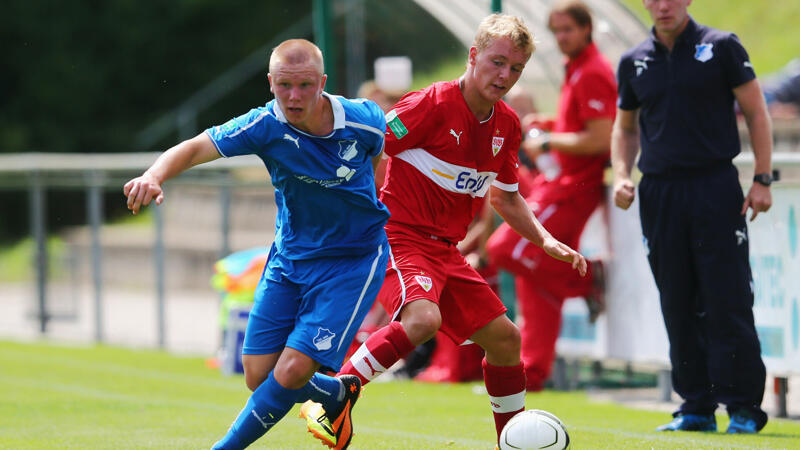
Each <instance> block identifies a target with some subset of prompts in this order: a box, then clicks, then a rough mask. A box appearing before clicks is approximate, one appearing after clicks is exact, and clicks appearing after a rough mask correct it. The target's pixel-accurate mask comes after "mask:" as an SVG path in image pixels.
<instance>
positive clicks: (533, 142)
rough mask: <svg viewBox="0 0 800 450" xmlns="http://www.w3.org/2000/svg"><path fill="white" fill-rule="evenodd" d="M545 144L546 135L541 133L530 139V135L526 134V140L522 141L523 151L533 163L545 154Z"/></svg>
mask: <svg viewBox="0 0 800 450" xmlns="http://www.w3.org/2000/svg"><path fill="white" fill-rule="evenodd" d="M544 142H545V134H544V133H541V134H539V135H537V136H536V137H530V135H527V134H526V135H525V139H524V140H523V141H522V149H523V150H525V154H526V155H528V158H530V159H531V160H532V161H536V158H538V157H539V155H541V154H542V153H544V149H543V148H542V145H543V144H544Z"/></svg>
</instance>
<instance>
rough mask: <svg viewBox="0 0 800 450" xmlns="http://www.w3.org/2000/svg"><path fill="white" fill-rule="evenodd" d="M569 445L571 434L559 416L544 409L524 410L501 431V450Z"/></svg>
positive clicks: (563, 447)
mask: <svg viewBox="0 0 800 450" xmlns="http://www.w3.org/2000/svg"><path fill="white" fill-rule="evenodd" d="M567 447H569V434H567V429H566V427H564V424H563V423H562V422H561V420H559V419H558V417H556V416H554V415H553V414H551V413H549V412H547V411H542V410H541V409H529V410H527V411H522V412H521V413H519V414H517V415H516V416H514V417H512V418H511V420H509V421H508V423H507V424H506V426H505V427H503V431H502V432H501V433H500V450H517V449H535V448H546V449H553V450H561V449H565V448H567Z"/></svg>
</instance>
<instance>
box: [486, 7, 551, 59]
mask: <svg viewBox="0 0 800 450" xmlns="http://www.w3.org/2000/svg"><path fill="white" fill-rule="evenodd" d="M501 37H505V38H508V39H510V40H511V42H513V43H514V46H515V47H516V48H517V49H519V50H522V51H523V52H525V53H526V54H527V55H528V56H530V55H532V54H533V52H534V50H536V44H535V43H534V41H533V33H531V30H529V29H528V26H527V25H525V22H523V21H522V19H520V18H519V17H517V16H512V15H510V14H497V13H496V14H492V15H490V16H486V17H485V18H484V19H483V20H482V21H481V23H480V25H478V31H477V33H475V40H474V41H473V43H472V45H473V46H474V47H475V48H477V49H478V51H479V52H480V51H482V50H483V49H485V48H486V47H488V46H489V45H491V43H492V41H494V40H495V39H497V38H501Z"/></svg>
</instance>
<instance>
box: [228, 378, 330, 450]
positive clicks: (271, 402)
mask: <svg viewBox="0 0 800 450" xmlns="http://www.w3.org/2000/svg"><path fill="white" fill-rule="evenodd" d="M328 378H331V377H328ZM312 379H313V378H312ZM336 381H337V382H338V380H336ZM307 386H308V384H307V385H306V387H307ZM306 387H303V388H301V389H296V390H292V389H286V388H285V387H283V386H281V385H280V384H279V383H278V382H277V381H275V377H274V376H273V375H272V372H270V374H269V377H267V380H266V381H264V382H263V383H261V386H259V387H258V388H257V389H256V390H255V392H253V394H252V395H251V396H250V398H249V399H248V400H247V404H246V405H245V406H244V409H242V412H240V413H239V416H238V417H237V418H236V421H234V422H233V425H231V427H230V429H229V430H228V434H226V435H225V437H224V438H222V439H221V440H220V441H219V442H217V443H216V444H214V447H213V448H214V449H220V450H221V449H224V450H234V449H243V448H245V447H247V446H248V445H250V444H252V443H253V442H254V441H255V440H256V439H258V438H260V437H261V436H263V435H264V433H266V432H267V431H269V429H270V428H272V426H273V425H275V424H276V423H278V421H279V420H281V419H282V418H283V416H285V415H286V413H287V412H289V410H290V409H291V408H292V406H294V403H295V401H296V400H297V398H298V396H300V397H302V396H303V392H304V391H303V390H304V389H306Z"/></svg>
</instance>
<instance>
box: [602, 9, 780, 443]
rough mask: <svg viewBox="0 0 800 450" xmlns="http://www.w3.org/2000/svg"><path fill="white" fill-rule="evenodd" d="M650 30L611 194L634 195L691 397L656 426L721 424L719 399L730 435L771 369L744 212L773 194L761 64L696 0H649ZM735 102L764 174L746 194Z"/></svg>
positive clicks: (617, 137) (615, 152)
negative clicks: (638, 176) (699, 15)
mask: <svg viewBox="0 0 800 450" xmlns="http://www.w3.org/2000/svg"><path fill="white" fill-rule="evenodd" d="M643 3H644V7H645V8H646V9H647V10H648V12H649V13H650V17H651V18H652V20H653V29H652V32H651V36H650V37H649V38H648V39H647V40H645V41H644V42H642V43H641V44H639V45H637V46H635V47H633V48H632V49H630V50H628V51H627V52H625V53H624V54H623V56H622V59H621V60H620V63H619V69H618V71H617V74H618V79H619V100H618V103H617V104H618V111H617V117H616V121H615V123H614V130H613V136H612V143H611V154H612V164H613V167H614V175H615V180H614V202H615V203H616V204H617V206H618V207H620V208H622V209H627V208H628V207H630V205H631V203H632V202H633V200H634V198H635V192H636V191H635V187H634V184H633V181H632V180H631V170H632V169H633V164H634V161H635V160H636V156H637V154H638V153H639V146H640V145H641V149H642V153H641V158H640V159H639V162H638V167H639V170H641V172H642V174H643V175H644V176H643V178H642V180H641V183H640V184H639V196H640V202H639V213H640V218H641V222H642V233H643V235H644V245H645V251H646V252H647V258H648V261H649V263H650V268H651V270H652V272H653V277H654V278H655V282H656V286H657V287H658V291H659V293H660V297H661V312H662V314H663V317H664V323H665V325H666V329H667V336H668V337H669V344H670V351H669V357H670V362H671V363H672V385H673V387H674V389H675V391H676V392H677V393H678V394H679V395H680V396H681V397H682V398H683V404H681V406H680V408H679V409H678V410H677V411H675V412H674V413H673V420H672V421H671V422H670V423H668V424H666V425H663V426H660V427H658V428H657V429H658V430H659V431H716V429H717V422H716V417H715V415H714V412H715V410H716V409H717V405H718V403H724V404H725V405H726V406H727V410H728V414H729V415H730V423H729V425H728V429H727V432H728V433H755V432H757V431H758V430H761V429H762V428H763V427H764V425H765V424H766V423H767V415H766V413H765V412H764V411H763V410H762V409H761V401H762V399H763V396H764V383H765V378H766V370H765V367H764V363H763V361H762V360H761V346H760V343H759V340H758V334H757V333H756V329H755V325H754V320H753V277H752V274H751V270H750V261H749V239H748V233H747V221H746V214H747V210H748V209H752V215H751V219H750V220H753V219H755V218H756V216H757V215H758V214H759V213H761V212H765V211H767V210H769V208H770V206H771V204H772V194H771V193H770V184H771V182H772V177H771V174H772V167H771V155H772V132H771V123H770V118H769V115H768V114H767V109H766V105H765V102H764V96H763V94H762V92H761V88H760V87H759V84H758V80H756V74H755V72H754V70H753V65H752V64H751V63H750V60H749V57H748V55H747V52H746V51H745V49H744V47H742V44H741V43H740V42H739V39H738V38H737V37H736V35H734V34H732V33H729V32H723V31H719V30H716V29H713V28H710V27H707V26H704V25H701V24H698V23H697V22H695V21H694V20H693V19H692V18H691V17H690V16H689V13H688V11H687V9H688V7H689V4H690V3H691V0H643ZM734 100H735V101H736V102H738V104H739V107H740V109H741V111H742V114H743V115H744V118H745V121H746V123H747V127H748V129H749V132H750V140H751V144H752V148H753V155H754V157H755V162H754V164H755V165H754V167H755V174H756V175H755V178H754V180H753V184H752V186H751V188H750V190H749V191H748V193H747V196H745V195H744V194H743V192H742V187H741V184H740V183H739V174H738V172H737V170H736V167H735V166H734V165H733V163H732V160H733V158H734V157H735V156H736V155H737V154H738V153H739V152H740V150H741V148H740V142H739V132H738V128H737V124H736V115H735V113H734Z"/></svg>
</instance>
